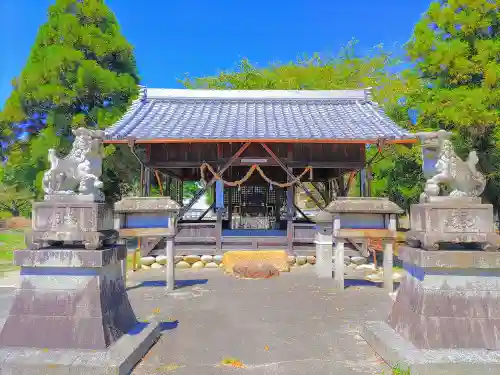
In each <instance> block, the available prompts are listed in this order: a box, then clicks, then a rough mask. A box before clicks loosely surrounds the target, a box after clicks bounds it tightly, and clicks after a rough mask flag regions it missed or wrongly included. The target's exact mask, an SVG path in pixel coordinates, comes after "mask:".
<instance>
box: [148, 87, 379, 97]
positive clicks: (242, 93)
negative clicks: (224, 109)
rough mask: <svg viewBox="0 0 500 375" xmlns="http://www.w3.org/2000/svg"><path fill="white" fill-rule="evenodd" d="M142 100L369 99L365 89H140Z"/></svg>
mask: <svg viewBox="0 0 500 375" xmlns="http://www.w3.org/2000/svg"><path fill="white" fill-rule="evenodd" d="M141 92H142V96H143V98H144V99H149V98H151V99H158V100H167V99H175V100H180V99H190V100H191V99H203V100H207V99H208V100H210V99H213V100H329V101H331V100H360V101H366V100H368V98H369V97H370V95H367V91H366V90H365V89H349V90H347V89H346V90H214V89H164V88H146V87H144V86H142V87H141Z"/></svg>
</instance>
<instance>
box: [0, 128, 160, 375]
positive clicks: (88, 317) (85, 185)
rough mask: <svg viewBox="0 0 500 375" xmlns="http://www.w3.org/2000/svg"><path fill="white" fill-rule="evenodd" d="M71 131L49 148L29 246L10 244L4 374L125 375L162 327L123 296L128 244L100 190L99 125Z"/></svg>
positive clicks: (1, 339) (1, 329) (2, 329)
mask: <svg viewBox="0 0 500 375" xmlns="http://www.w3.org/2000/svg"><path fill="white" fill-rule="evenodd" d="M74 134H75V140H74V143H73V148H72V150H71V151H70V153H69V155H68V156H67V157H65V158H58V157H57V156H56V155H55V152H54V151H53V150H50V151H49V160H50V164H51V167H50V169H49V170H48V171H47V172H46V173H45V175H44V179H43V187H44V191H45V193H46V195H45V200H44V201H43V202H37V203H35V204H34V206H33V231H32V232H31V233H29V234H28V235H27V239H28V241H27V242H28V244H29V248H28V249H26V250H16V251H15V252H14V264H15V265H18V266H20V267H21V275H20V286H19V288H18V290H17V292H16V295H15V298H14V301H13V304H12V307H11V309H10V312H9V315H8V316H7V318H6V319H5V321H4V322H0V373H2V374H6V373H8V374H14V373H15V374H21V375H23V374H26V375H28V374H32V373H43V374H45V373H47V374H49V373H50V374H56V373H57V374H59V373H60V374H62V373H64V374H77V373H78V374H82V373H85V374H89V375H91V374H128V373H129V372H130V370H131V369H132V368H133V366H134V365H135V364H136V363H137V362H138V361H139V360H140V359H141V358H142V357H143V356H144V355H145V353H146V352H147V351H148V350H149V348H150V347H151V345H153V343H154V342H155V341H156V340H157V339H158V337H159V335H160V328H159V324H158V323H155V322H151V323H140V322H138V321H137V319H136V317H135V314H134V311H133V310H132V306H131V304H130V302H129V299H128V296H127V291H126V288H125V282H124V278H123V275H122V270H121V264H120V262H121V261H122V260H124V259H125V258H126V255H127V250H126V248H125V245H118V244H116V231H115V230H114V229H113V212H112V209H111V208H110V207H109V206H108V205H107V204H106V203H105V202H104V195H103V193H102V192H101V190H100V189H101V187H102V185H103V184H102V182H101V181H100V180H99V177H100V175H101V165H102V140H103V137H102V132H99V131H92V130H87V129H78V130H75V131H74ZM75 188H78V191H77V192H75V191H74V189H75ZM1 323H3V324H1Z"/></svg>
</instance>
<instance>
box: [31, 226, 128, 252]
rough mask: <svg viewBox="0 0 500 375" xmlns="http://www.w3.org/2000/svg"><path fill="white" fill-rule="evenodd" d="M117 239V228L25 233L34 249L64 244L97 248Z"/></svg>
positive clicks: (89, 248)
mask: <svg viewBox="0 0 500 375" xmlns="http://www.w3.org/2000/svg"><path fill="white" fill-rule="evenodd" d="M117 240H118V232H117V231H115V230H106V231H105V230H103V231H100V232H71V231H67V232H63V231H59V232H56V231H29V232H27V233H26V235H25V241H26V246H27V247H28V248H29V249H32V250H38V249H42V248H48V247H61V246H64V245H82V246H83V247H85V249H87V250H97V249H102V248H103V247H105V246H111V245H114V244H116V242H117Z"/></svg>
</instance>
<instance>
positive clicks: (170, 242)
mask: <svg viewBox="0 0 500 375" xmlns="http://www.w3.org/2000/svg"><path fill="white" fill-rule="evenodd" d="M176 233H177V220H176V218H175V216H174V215H172V216H170V217H169V219H168V234H167V235H166V236H165V255H166V257H167V264H166V265H165V277H166V280H165V281H166V283H167V287H166V292H167V293H170V292H173V291H174V289H175V263H174V258H175V235H176Z"/></svg>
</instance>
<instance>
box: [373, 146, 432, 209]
mask: <svg viewBox="0 0 500 375" xmlns="http://www.w3.org/2000/svg"><path fill="white" fill-rule="evenodd" d="M374 152H376V151H375V150H370V152H369V153H368V157H369V156H370V153H374ZM376 160H378V161H377V162H375V163H373V166H372V175H373V183H372V195H373V196H376V197H378V196H382V197H388V198H389V199H390V200H391V201H393V202H394V203H396V204H398V205H399V206H400V207H401V208H402V209H404V210H405V211H407V212H408V211H409V209H410V205H411V204H414V203H417V202H418V199H419V196H420V193H421V192H422V190H423V183H424V177H423V174H422V159H421V149H420V147H418V146H413V147H411V148H408V147H406V146H403V145H391V146H389V147H386V148H385V149H384V150H383V151H382V153H381V155H380V159H376Z"/></svg>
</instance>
